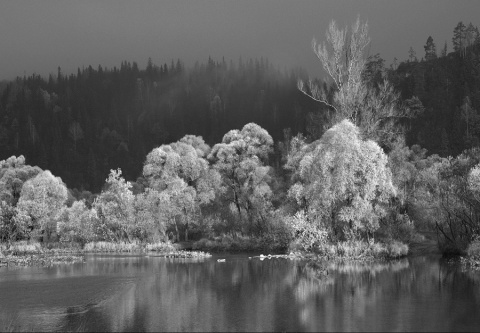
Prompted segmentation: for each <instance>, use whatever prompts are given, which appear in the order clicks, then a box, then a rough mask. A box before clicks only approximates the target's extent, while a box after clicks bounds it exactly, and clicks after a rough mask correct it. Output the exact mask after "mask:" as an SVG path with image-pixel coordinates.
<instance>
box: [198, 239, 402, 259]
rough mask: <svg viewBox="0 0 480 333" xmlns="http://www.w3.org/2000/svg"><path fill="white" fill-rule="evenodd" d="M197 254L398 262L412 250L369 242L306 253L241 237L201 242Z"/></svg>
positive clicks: (395, 243)
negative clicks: (212, 253) (236, 254)
mask: <svg viewBox="0 0 480 333" xmlns="http://www.w3.org/2000/svg"><path fill="white" fill-rule="evenodd" d="M191 248H192V249H194V250H201V251H208V252H214V253H230V252H247V253H248V252H252V253H254V252H256V253H259V252H264V253H277V254H281V255H283V254H285V253H289V256H290V254H293V255H292V256H293V257H295V258H305V259H312V258H316V259H319V260H320V259H321V260H333V259H339V260H348V259H351V260H374V259H398V258H401V257H405V256H407V254H408V253H409V247H408V245H406V244H403V243H401V242H398V241H389V242H386V243H383V242H365V241H358V240H355V241H346V242H338V243H327V244H322V245H320V246H315V247H312V248H311V249H310V250H309V251H306V250H305V249H304V248H302V246H301V245H300V244H296V243H293V244H290V245H289V246H288V247H287V246H277V247H272V246H267V245H266V244H265V243H263V242H262V241H261V240H258V239H252V238H244V237H238V238H236V239H234V238H232V237H228V236H226V237H218V238H216V239H205V238H204V239H201V240H199V241H197V242H194V243H193V244H191Z"/></svg>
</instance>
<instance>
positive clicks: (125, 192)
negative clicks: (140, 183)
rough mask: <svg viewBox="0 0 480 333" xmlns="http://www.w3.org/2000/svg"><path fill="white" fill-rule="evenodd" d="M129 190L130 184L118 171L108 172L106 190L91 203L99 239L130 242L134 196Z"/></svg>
mask: <svg viewBox="0 0 480 333" xmlns="http://www.w3.org/2000/svg"><path fill="white" fill-rule="evenodd" d="M130 188H131V184H130V182H127V181H125V179H124V178H123V177H122V171H121V170H120V169H118V170H110V174H109V176H108V178H107V180H106V190H104V191H102V193H101V194H100V195H99V196H98V197H97V198H96V199H95V201H94V202H93V208H94V209H95V211H96V212H97V215H98V219H99V221H98V225H97V231H96V233H97V234H98V236H99V237H100V238H101V239H104V240H107V241H125V240H131V233H132V228H133V225H134V222H133V221H134V216H133V203H134V195H133V193H132V191H131V190H130Z"/></svg>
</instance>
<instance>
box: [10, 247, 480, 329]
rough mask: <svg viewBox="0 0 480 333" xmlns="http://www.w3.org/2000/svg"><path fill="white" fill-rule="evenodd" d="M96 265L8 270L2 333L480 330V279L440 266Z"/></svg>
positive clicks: (430, 262)
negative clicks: (21, 332)
mask: <svg viewBox="0 0 480 333" xmlns="http://www.w3.org/2000/svg"><path fill="white" fill-rule="evenodd" d="M222 258H226V262H221V263H219V262H217V260H216V258H211V259H205V260H201V261H198V260H197V261H195V260H175V259H165V258H159V257H143V256H128V257H122V256H91V257H88V258H87V261H86V263H84V264H73V265H66V266H57V267H52V268H47V269H41V268H24V269H21V270H19V269H16V270H8V269H5V268H2V269H0V295H1V297H0V323H1V327H0V330H5V329H6V328H8V330H34V331H36V330H42V331H46V330H74V331H76V330H87V331H92V330H108V331H132V330H135V331H138V330H150V331H152V330H154V331H199V330H200V331H282V330H287V331H288V330H300V331H321V330H328V331H332V330H342V331H348V330H354V331H358V330H368V331H372V330H401V331H405V330H448V331H452V330H453V331H454V330H475V329H478V327H480V318H479V316H478V313H480V293H479V291H480V290H479V287H478V286H479V284H478V281H479V280H478V276H477V275H478V274H479V273H472V272H462V271H461V270H460V269H457V268H456V267H454V266H451V265H445V264H443V263H442V262H440V261H439V259H438V258H433V257H432V258H427V257H418V258H413V259H408V260H407V259H404V260H400V261H393V262H385V263H378V262H377V263H369V264H365V263H320V264H315V265H312V264H305V263H302V262H300V261H291V260H287V259H283V258H274V259H266V260H263V261H260V260H259V259H258V258H253V259H248V257H247V256H242V255H234V256H228V255H224V256H222Z"/></svg>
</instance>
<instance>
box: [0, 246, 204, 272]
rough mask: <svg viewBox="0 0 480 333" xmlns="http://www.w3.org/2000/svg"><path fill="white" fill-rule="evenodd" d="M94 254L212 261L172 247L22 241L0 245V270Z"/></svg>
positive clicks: (75, 259) (81, 258)
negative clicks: (129, 254)
mask: <svg viewBox="0 0 480 333" xmlns="http://www.w3.org/2000/svg"><path fill="white" fill-rule="evenodd" d="M94 253H142V254H146V255H149V256H156V257H165V258H183V259H189V258H197V259H198V258H209V257H211V256H212V255H211V254H210V253H208V252H203V251H185V250H181V249H178V247H176V246H175V245H173V244H171V243H163V242H159V243H153V244H140V243H126V242H119V243H112V242H91V243H87V244H85V246H83V247H82V246H80V244H62V243H47V244H40V243H38V242H26V241H20V242H15V243H11V244H0V267H12V266H42V267H47V266H52V265H59V264H71V263H77V262H84V261H85V254H94Z"/></svg>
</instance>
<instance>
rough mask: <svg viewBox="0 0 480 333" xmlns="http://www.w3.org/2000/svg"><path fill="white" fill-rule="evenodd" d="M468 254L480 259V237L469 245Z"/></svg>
mask: <svg viewBox="0 0 480 333" xmlns="http://www.w3.org/2000/svg"><path fill="white" fill-rule="evenodd" d="M467 255H468V256H470V257H472V258H475V259H480V238H478V237H477V239H476V240H474V241H473V242H471V243H470V244H469V245H468V247H467Z"/></svg>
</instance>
